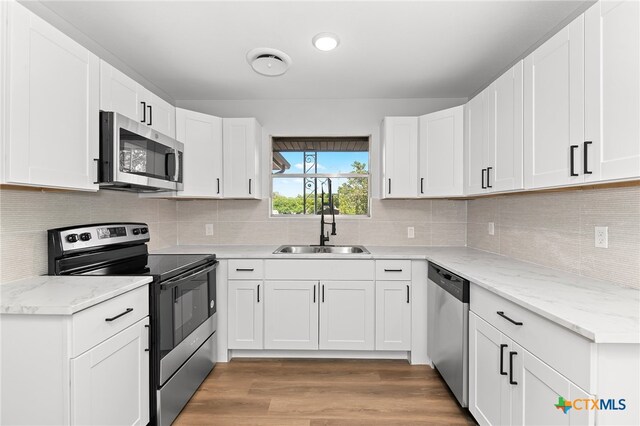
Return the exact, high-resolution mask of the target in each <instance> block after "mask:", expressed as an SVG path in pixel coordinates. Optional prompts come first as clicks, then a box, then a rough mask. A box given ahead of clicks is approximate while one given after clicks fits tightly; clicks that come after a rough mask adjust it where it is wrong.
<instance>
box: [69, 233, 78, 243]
mask: <svg viewBox="0 0 640 426" xmlns="http://www.w3.org/2000/svg"><path fill="white" fill-rule="evenodd" d="M67 241H69V242H70V243H75V242H77V241H78V234H69V235H67Z"/></svg>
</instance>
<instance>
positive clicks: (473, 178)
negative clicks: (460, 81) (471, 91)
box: [464, 89, 489, 194]
mask: <svg viewBox="0 0 640 426" xmlns="http://www.w3.org/2000/svg"><path fill="white" fill-rule="evenodd" d="M488 99H489V95H488V89H485V90H484V91H482V92H481V93H479V94H477V95H476V96H475V97H474V98H473V99H471V100H470V101H469V102H467V108H466V117H465V146H466V149H465V152H464V155H465V170H464V173H465V177H464V179H465V182H464V183H465V193H466V194H482V193H485V192H486V191H487V188H486V168H487V165H486V164H487V161H488V158H487V153H488V141H489V135H488V117H489V115H488V114H489V105H488Z"/></svg>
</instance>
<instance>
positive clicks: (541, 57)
mask: <svg viewBox="0 0 640 426" xmlns="http://www.w3.org/2000/svg"><path fill="white" fill-rule="evenodd" d="M524 93H525V96H524V98H525V105H524V148H525V150H524V158H525V163H524V165H525V167H524V180H525V182H524V183H525V188H541V187H547V186H556V185H566V184H571V183H580V182H583V181H584V175H583V169H582V161H580V159H581V158H582V156H581V155H582V143H583V141H584V17H583V16H580V17H578V18H577V19H576V20H574V21H573V22H571V23H570V24H569V25H567V26H566V27H565V28H563V29H562V30H560V32H558V33H557V34H556V35H554V36H553V37H551V38H550V39H549V40H547V41H546V42H545V43H544V44H543V45H542V46H540V47H539V48H538V49H537V50H536V51H535V52H533V53H532V54H531V55H529V56H527V57H526V58H525V60H524ZM572 153H573V157H574V158H573V163H572V161H571V157H572ZM572 170H573V174H574V175H575V176H572V175H571V174H572V173H571V172H572Z"/></svg>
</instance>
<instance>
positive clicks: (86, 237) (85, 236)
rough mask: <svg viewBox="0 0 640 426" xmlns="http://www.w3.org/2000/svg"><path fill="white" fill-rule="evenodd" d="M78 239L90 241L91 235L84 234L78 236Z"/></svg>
mask: <svg viewBox="0 0 640 426" xmlns="http://www.w3.org/2000/svg"><path fill="white" fill-rule="evenodd" d="M80 239H81V240H82V241H89V240H90V239H91V234H90V233H88V232H84V233H82V234H80Z"/></svg>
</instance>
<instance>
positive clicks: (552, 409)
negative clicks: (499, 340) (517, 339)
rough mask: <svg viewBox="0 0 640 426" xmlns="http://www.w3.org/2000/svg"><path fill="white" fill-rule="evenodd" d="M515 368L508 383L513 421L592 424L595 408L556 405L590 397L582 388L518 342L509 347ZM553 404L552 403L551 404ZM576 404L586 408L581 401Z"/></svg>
mask: <svg viewBox="0 0 640 426" xmlns="http://www.w3.org/2000/svg"><path fill="white" fill-rule="evenodd" d="M509 354H510V358H512V359H513V362H514V369H515V370H516V373H515V377H514V381H515V382H517V385H512V386H513V389H514V391H515V394H514V398H513V401H512V417H511V421H510V422H509V423H510V424H513V425H567V426H570V425H593V424H594V423H595V416H594V414H595V411H593V410H588V409H575V408H570V409H568V410H567V412H566V413H565V412H564V410H563V409H561V408H559V407H558V405H561V403H562V401H572V400H574V399H592V398H593V396H591V395H588V394H587V393H586V392H584V391H583V390H582V389H580V388H578V387H577V386H576V385H574V384H573V383H571V382H570V381H569V380H568V379H567V378H565V377H564V376H562V375H561V374H559V373H558V372H556V371H555V370H554V369H552V368H551V367H549V366H548V365H547V364H545V363H544V362H542V361H541V360H540V359H538V358H536V357H535V356H534V355H532V354H531V353H529V352H528V351H526V350H524V349H522V348H521V347H520V346H518V345H513V347H512V348H511V349H510V352H509ZM554 405H555V406H554ZM578 407H583V408H586V406H585V403H583V404H582V405H579V406H578Z"/></svg>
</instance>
